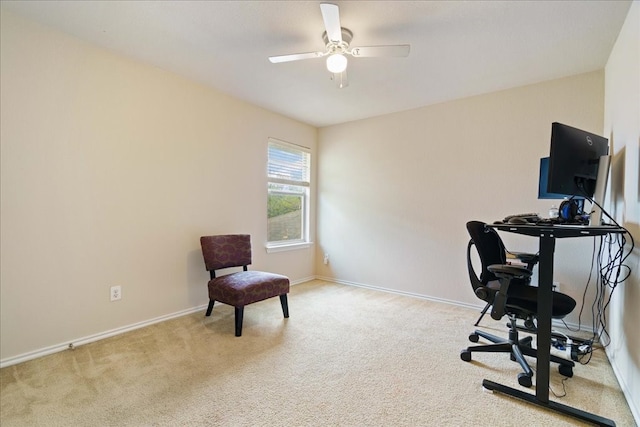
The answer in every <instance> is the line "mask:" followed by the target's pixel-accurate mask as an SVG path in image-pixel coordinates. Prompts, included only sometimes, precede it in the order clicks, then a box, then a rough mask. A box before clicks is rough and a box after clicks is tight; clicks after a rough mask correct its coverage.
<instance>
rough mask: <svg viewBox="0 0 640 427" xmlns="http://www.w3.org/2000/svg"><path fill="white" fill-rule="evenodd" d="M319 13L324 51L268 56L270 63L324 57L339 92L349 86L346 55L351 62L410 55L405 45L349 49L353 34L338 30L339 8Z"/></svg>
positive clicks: (331, 6)
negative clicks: (323, 29)
mask: <svg viewBox="0 0 640 427" xmlns="http://www.w3.org/2000/svg"><path fill="white" fill-rule="evenodd" d="M320 11H321V12H322V19H323V21H324V26H325V28H326V31H325V32H324V33H323V34H322V39H323V40H324V43H325V46H326V51H324V52H306V53H295V54H290V55H279V56H270V57H269V61H271V62H272V63H279V62H291V61H298V60H301V59H312V58H322V57H324V56H327V70H329V72H330V73H332V76H331V78H332V79H333V80H334V81H335V82H336V85H337V87H338V88H340V89H341V88H343V87H346V86H347V85H348V81H347V75H346V74H347V64H348V62H349V61H348V60H347V57H346V56H345V55H351V56H353V57H354V58H360V57H369V58H373V57H378V58H380V57H402V56H408V55H409V49H410V46H409V45H408V44H402V45H387V46H362V47H354V48H351V49H349V46H350V43H351V40H352V39H353V33H352V32H351V31H350V30H348V29H347V28H343V27H341V26H340V11H339V9H338V6H337V5H335V4H331V3H320Z"/></svg>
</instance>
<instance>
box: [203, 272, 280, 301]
mask: <svg viewBox="0 0 640 427" xmlns="http://www.w3.org/2000/svg"><path fill="white" fill-rule="evenodd" d="M287 293H289V278H288V277H286V276H282V275H280V274H274V273H267V272H264V271H239V272H237V273H231V274H227V275H224V276H220V277H216V278H214V279H211V280H210V281H209V299H210V300H216V301H220V302H222V303H224V304H229V305H232V306H234V307H244V306H245V305H249V304H252V303H254V302H258V301H262V300H265V299H267V298H272V297H275V296H279V295H283V294H287Z"/></svg>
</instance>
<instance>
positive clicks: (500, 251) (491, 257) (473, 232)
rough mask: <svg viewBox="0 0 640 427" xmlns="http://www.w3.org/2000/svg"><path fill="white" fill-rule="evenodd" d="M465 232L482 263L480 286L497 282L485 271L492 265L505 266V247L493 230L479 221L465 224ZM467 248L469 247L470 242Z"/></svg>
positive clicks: (495, 278) (491, 274) (494, 277)
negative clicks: (467, 233)
mask: <svg viewBox="0 0 640 427" xmlns="http://www.w3.org/2000/svg"><path fill="white" fill-rule="evenodd" d="M467 231H468V232H469V236H471V241H472V242H473V244H474V245H475V246H476V248H477V250H478V255H479V257H480V262H481V263H482V272H481V274H480V281H481V282H482V285H486V284H487V283H489V282H491V281H494V280H498V278H497V277H496V276H495V275H494V274H493V273H491V272H490V271H489V270H487V267H488V266H490V265H493V264H506V262H507V256H506V251H505V247H504V244H503V243H502V240H501V239H500V236H498V233H496V232H495V230H492V229H491V228H488V227H486V224H485V223H484V222H480V221H469V222H467ZM469 246H471V242H470V243H469ZM468 249H469V250H470V249H471V248H470V247H469V248H468Z"/></svg>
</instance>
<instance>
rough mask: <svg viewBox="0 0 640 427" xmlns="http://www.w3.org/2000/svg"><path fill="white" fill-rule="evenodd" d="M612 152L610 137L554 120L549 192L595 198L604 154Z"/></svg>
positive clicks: (548, 183)
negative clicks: (599, 169) (600, 164)
mask: <svg viewBox="0 0 640 427" xmlns="http://www.w3.org/2000/svg"><path fill="white" fill-rule="evenodd" d="M608 153H609V140H608V139H607V138H604V137H602V136H599V135H596V134H593V133H590V132H587V131H584V130H580V129H576V128H574V127H571V126H567V125H563V124H561V123H557V122H555V123H553V124H552V125H551V151H550V155H549V174H548V182H547V193H556V194H563V195H569V196H579V197H589V198H591V197H593V192H594V190H595V187H596V179H597V177H598V163H599V161H600V157H601V156H606V155H607V154H608Z"/></svg>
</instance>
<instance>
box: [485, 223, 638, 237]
mask: <svg viewBox="0 0 640 427" xmlns="http://www.w3.org/2000/svg"><path fill="white" fill-rule="evenodd" d="M487 225H488V226H489V227H491V228H495V229H497V230H501V231H509V232H511V233H517V234H525V235H527V236H544V235H551V236H552V237H555V238H563V237H584V236H604V235H605V234H611V233H626V230H625V229H624V228H622V227H617V226H613V225H601V226H592V225H570V224H522V225H521V224H487Z"/></svg>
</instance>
